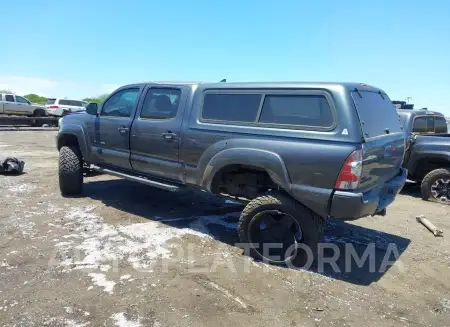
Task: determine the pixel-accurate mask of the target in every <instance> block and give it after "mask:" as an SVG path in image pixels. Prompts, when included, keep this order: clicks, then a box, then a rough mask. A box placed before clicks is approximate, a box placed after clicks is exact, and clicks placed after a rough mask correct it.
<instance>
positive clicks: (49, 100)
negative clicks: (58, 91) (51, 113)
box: [45, 99, 56, 104]
mask: <svg viewBox="0 0 450 327" xmlns="http://www.w3.org/2000/svg"><path fill="white" fill-rule="evenodd" d="M55 101H56V99H48V100H47V101H46V102H45V104H55Z"/></svg>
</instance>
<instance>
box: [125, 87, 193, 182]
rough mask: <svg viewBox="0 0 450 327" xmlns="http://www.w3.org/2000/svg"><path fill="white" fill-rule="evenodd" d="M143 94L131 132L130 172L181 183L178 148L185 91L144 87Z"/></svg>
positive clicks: (171, 88) (186, 92)
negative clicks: (132, 170) (131, 168)
mask: <svg viewBox="0 0 450 327" xmlns="http://www.w3.org/2000/svg"><path fill="white" fill-rule="evenodd" d="M144 94H145V98H144V101H143V102H142V104H141V105H140V107H141V108H140V111H138V115H137V117H136V119H135V120H134V122H133V127H132V129H131V141H130V146H131V164H132V166H133V169H134V170H136V171H138V172H140V173H144V174H146V175H151V176H154V177H157V178H161V179H166V180H171V181H177V182H182V181H183V176H182V171H181V169H180V167H181V165H180V162H179V148H180V141H181V124H182V122H183V115H184V110H185V106H186V99H187V95H188V88H187V87H172V86H168V87H162V86H161V87H159V86H158V87H152V86H147V88H146V89H145V90H144Z"/></svg>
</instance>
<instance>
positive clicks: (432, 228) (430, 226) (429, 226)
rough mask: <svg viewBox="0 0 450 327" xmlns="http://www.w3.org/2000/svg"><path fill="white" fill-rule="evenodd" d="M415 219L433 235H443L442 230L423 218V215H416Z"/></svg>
mask: <svg viewBox="0 0 450 327" xmlns="http://www.w3.org/2000/svg"><path fill="white" fill-rule="evenodd" d="M416 220H417V221H418V222H419V223H421V224H422V225H424V226H425V227H426V228H427V229H428V230H429V231H430V232H431V233H433V235H434V236H436V237H438V236H440V237H443V236H444V232H443V231H441V230H439V229H437V227H436V226H434V225H433V224H432V223H431V222H430V221H429V220H428V219H426V218H425V216H424V215H420V216H417V217H416Z"/></svg>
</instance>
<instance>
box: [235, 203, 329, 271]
mask: <svg viewBox="0 0 450 327" xmlns="http://www.w3.org/2000/svg"><path fill="white" fill-rule="evenodd" d="M323 227H324V219H323V218H322V217H320V216H318V215H317V214H315V213H313V212H312V211H311V210H309V209H308V208H306V207H304V206H303V205H302V204H300V203H299V202H297V201H296V200H294V199H293V198H291V197H289V196H287V195H283V194H268V195H264V196H261V197H258V198H256V199H254V200H252V201H251V202H250V203H248V204H247V206H246V207H245V208H244V210H243V211H242V214H241V217H240V219H239V224H238V233H239V238H240V241H241V242H242V243H244V244H246V246H248V247H249V249H250V255H251V256H253V257H255V258H256V259H260V260H263V261H265V262H269V263H273V264H288V265H289V264H290V265H294V266H296V267H305V266H310V265H311V264H312V262H313V261H314V260H315V259H316V258H317V252H318V243H319V241H320V238H321V237H322V233H323Z"/></svg>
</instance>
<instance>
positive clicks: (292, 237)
mask: <svg viewBox="0 0 450 327" xmlns="http://www.w3.org/2000/svg"><path fill="white" fill-rule="evenodd" d="M248 239H249V242H250V243H251V245H252V247H253V249H254V250H255V251H256V252H257V253H258V255H259V256H260V257H261V258H263V260H266V261H268V262H273V263H286V262H290V261H292V260H293V259H294V258H295V256H296V255H297V249H296V246H295V245H296V244H298V243H301V242H302V240H303V233H302V229H301V227H300V224H299V223H298V222H297V220H295V219H294V217H292V216H291V215H289V214H287V213H284V212H280V211H278V210H266V211H262V212H259V213H258V214H256V215H255V217H254V218H253V219H252V221H251V223H250V224H249V229H248Z"/></svg>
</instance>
